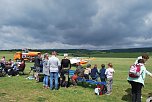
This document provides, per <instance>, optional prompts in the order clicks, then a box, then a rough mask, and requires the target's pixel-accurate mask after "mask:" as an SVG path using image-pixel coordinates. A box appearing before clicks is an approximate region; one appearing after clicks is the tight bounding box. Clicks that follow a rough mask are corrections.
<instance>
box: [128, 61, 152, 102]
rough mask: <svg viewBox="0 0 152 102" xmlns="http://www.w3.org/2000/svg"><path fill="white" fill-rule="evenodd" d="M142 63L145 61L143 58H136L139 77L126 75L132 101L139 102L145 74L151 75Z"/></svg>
mask: <svg viewBox="0 0 152 102" xmlns="http://www.w3.org/2000/svg"><path fill="white" fill-rule="evenodd" d="M144 63H145V61H144V59H139V60H138V64H139V65H140V76H139V77H136V78H134V77H131V76H128V78H127V80H128V82H129V83H130V84H131V88H132V102H141V89H142V87H143V86H144V81H145V77H146V74H148V75H150V76H151V77H152V73H150V72H149V71H147V70H146V67H145V65H144Z"/></svg>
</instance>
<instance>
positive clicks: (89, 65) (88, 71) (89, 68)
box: [84, 64, 91, 79]
mask: <svg viewBox="0 0 152 102" xmlns="http://www.w3.org/2000/svg"><path fill="white" fill-rule="evenodd" d="M90 73H91V64H87V67H86V68H85V70H84V78H85V79H89V75H90Z"/></svg>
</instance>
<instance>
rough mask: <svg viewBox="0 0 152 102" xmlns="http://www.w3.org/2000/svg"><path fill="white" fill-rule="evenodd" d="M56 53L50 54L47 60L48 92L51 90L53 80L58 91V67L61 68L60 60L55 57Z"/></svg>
mask: <svg viewBox="0 0 152 102" xmlns="http://www.w3.org/2000/svg"><path fill="white" fill-rule="evenodd" d="M56 54H57V53H56V52H55V51H53V52H52V56H51V57H50V58H49V61H48V66H49V68H50V90H53V80H54V81H55V89H56V90H58V87H59V86H58V78H59V76H58V75H59V67H60V66H61V63H60V60H59V59H58V58H57V57H56Z"/></svg>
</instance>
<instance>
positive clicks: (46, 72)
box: [43, 53, 50, 89]
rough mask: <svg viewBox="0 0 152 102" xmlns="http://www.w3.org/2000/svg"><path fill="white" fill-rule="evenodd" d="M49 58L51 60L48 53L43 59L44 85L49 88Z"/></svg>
mask: <svg viewBox="0 0 152 102" xmlns="http://www.w3.org/2000/svg"><path fill="white" fill-rule="evenodd" d="M48 60H49V55H48V53H45V54H44V59H43V74H44V78H43V87H44V88H46V89H48V88H49V87H48V82H49V75H50V72H49V66H48Z"/></svg>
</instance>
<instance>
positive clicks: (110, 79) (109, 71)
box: [105, 63, 115, 95]
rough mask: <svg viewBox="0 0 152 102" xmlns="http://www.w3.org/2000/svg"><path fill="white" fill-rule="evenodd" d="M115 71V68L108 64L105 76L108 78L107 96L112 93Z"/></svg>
mask: <svg viewBox="0 0 152 102" xmlns="http://www.w3.org/2000/svg"><path fill="white" fill-rule="evenodd" d="M114 72H115V70H114V68H113V65H112V63H108V68H107V69H106V71H105V75H106V77H107V81H106V82H107V93H106V94H107V95H110V94H111V93H112V83H113V74H114Z"/></svg>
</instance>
